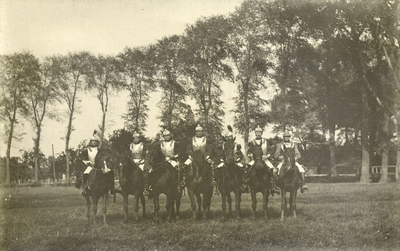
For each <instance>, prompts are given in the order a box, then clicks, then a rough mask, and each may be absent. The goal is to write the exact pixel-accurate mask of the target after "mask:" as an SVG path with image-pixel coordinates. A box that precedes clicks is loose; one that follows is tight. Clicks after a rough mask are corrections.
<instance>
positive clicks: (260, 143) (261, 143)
mask: <svg viewBox="0 0 400 251" xmlns="http://www.w3.org/2000/svg"><path fill="white" fill-rule="evenodd" d="M254 133H255V135H256V138H255V139H253V140H252V141H250V142H249V149H248V154H247V156H248V157H249V159H250V160H251V161H250V162H249V163H248V164H247V165H248V166H249V169H250V168H252V167H253V165H254V159H253V155H252V152H253V149H254V148H255V147H259V148H261V149H262V152H263V156H262V160H263V161H264V163H265V165H266V166H267V167H268V168H269V169H270V171H272V173H273V176H275V178H272V180H271V184H272V194H274V193H276V194H279V188H278V187H277V186H276V184H275V180H276V174H277V169H276V168H275V167H274V165H272V163H271V162H270V161H269V159H268V158H269V156H270V154H269V153H268V150H270V147H269V146H268V140H267V139H266V138H263V137H262V134H263V130H262V129H261V127H260V126H257V128H256V129H255V130H254ZM246 171H247V172H248V171H249V170H246Z"/></svg>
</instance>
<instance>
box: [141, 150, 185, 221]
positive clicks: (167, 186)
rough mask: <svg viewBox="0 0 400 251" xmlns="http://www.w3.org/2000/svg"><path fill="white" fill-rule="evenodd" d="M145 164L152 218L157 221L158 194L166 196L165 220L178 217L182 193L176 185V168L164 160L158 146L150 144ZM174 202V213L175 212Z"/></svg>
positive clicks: (177, 181) (177, 180)
mask: <svg viewBox="0 0 400 251" xmlns="http://www.w3.org/2000/svg"><path fill="white" fill-rule="evenodd" d="M145 165H147V166H149V169H150V170H151V171H150V172H149V174H148V183H149V185H150V187H151V190H150V192H149V198H152V199H153V202H154V220H155V221H156V222H159V211H160V201H159V196H160V194H165V195H166V197H167V203H166V206H165V208H166V210H167V221H171V220H175V217H176V216H178V217H179V207H180V200H181V196H182V193H181V192H180V191H179V189H178V186H179V185H180V184H179V179H178V170H177V169H175V168H174V167H173V166H172V165H171V164H170V163H169V162H168V161H166V160H165V157H164V155H163V153H162V152H161V149H160V147H159V146H156V145H151V146H149V148H148V149H147V152H146V157H145ZM175 204H176V214H175Z"/></svg>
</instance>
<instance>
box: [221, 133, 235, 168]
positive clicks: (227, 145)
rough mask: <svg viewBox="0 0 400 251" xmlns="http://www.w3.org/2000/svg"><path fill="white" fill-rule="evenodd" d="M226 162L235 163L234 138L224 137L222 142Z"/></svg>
mask: <svg viewBox="0 0 400 251" xmlns="http://www.w3.org/2000/svg"><path fill="white" fill-rule="evenodd" d="M222 147H223V151H224V155H225V158H226V162H227V163H228V164H230V163H235V155H234V153H235V138H231V137H230V138H225V139H224V142H223V144H222Z"/></svg>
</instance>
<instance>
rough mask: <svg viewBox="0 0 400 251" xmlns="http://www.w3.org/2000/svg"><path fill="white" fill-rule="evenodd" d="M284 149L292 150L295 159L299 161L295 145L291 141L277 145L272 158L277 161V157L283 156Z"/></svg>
mask: <svg viewBox="0 0 400 251" xmlns="http://www.w3.org/2000/svg"><path fill="white" fill-rule="evenodd" d="M285 148H294V153H295V158H296V159H299V158H300V157H301V154H300V151H299V148H298V147H297V144H296V143H294V142H292V141H289V142H281V143H279V145H278V146H277V147H276V151H275V155H274V157H275V158H276V159H277V158H278V157H279V156H281V155H283V152H284V151H285Z"/></svg>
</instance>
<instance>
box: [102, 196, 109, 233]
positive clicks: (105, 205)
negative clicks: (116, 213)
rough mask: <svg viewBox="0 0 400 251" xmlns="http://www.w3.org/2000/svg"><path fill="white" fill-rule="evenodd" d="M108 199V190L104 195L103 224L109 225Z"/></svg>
mask: <svg viewBox="0 0 400 251" xmlns="http://www.w3.org/2000/svg"><path fill="white" fill-rule="evenodd" d="M107 201H108V192H107V193H106V194H105V195H103V203H104V204H103V224H104V226H107V215H106V214H107Z"/></svg>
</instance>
